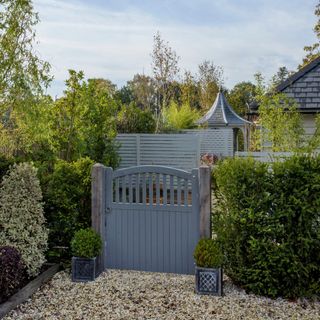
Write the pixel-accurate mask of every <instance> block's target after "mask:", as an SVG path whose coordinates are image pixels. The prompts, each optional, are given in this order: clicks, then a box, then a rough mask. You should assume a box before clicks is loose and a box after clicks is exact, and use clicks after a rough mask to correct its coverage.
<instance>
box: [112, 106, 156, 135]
mask: <svg viewBox="0 0 320 320" xmlns="http://www.w3.org/2000/svg"><path fill="white" fill-rule="evenodd" d="M155 129H156V121H155V119H154V117H153V115H152V113H151V112H150V111H149V110H145V111H143V110H141V109H139V108H137V107H136V106H135V105H134V104H130V105H129V106H128V107H127V106H123V107H122V108H121V111H120V112H119V114H118V119H117V130H118V132H119V133H154V132H155Z"/></svg>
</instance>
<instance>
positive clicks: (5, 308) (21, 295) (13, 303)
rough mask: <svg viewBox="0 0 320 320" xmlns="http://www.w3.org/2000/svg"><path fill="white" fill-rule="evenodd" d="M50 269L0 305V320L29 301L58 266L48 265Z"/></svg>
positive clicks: (56, 270) (55, 271)
mask: <svg viewBox="0 0 320 320" xmlns="http://www.w3.org/2000/svg"><path fill="white" fill-rule="evenodd" d="M48 265H49V266H50V267H49V268H48V269H47V270H46V271H44V272H42V273H41V274H40V275H39V276H38V277H36V278H35V279H34V280H32V281H30V282H29V283H28V284H27V285H25V286H24V287H23V288H21V289H20V290H19V291H18V292H17V293H16V294H14V295H13V296H11V297H10V298H9V299H8V300H7V301H5V302H4V303H2V304H0V319H2V318H3V317H4V316H5V315H6V314H7V313H9V312H10V311H11V310H13V309H14V308H16V307H17V306H18V305H19V304H21V303H23V302H25V301H26V300H27V299H29V298H30V297H31V296H32V295H33V294H34V292H35V291H36V290H37V289H39V288H40V286H41V285H43V284H44V283H45V282H47V281H48V280H50V279H51V278H52V277H53V276H54V275H55V274H56V273H57V272H58V271H59V268H60V265H59V264H48Z"/></svg>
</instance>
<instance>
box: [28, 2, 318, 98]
mask: <svg viewBox="0 0 320 320" xmlns="http://www.w3.org/2000/svg"><path fill="white" fill-rule="evenodd" d="M316 4H317V0H194V1H191V0H183V1H182V0H171V1H170V0H144V1H143V0H131V1H130V0H68V1H66V0H34V6H35V10H36V11H37V12H38V13H39V16H40V20H41V21H40V23H39V24H38V25H37V40H38V42H39V43H38V47H37V52H38V55H39V56H40V57H41V58H42V59H44V60H46V61H48V62H49V63H50V64H51V66H52V70H51V73H52V75H53V76H54V81H53V83H52V85H51V87H50V88H49V90H48V93H50V94H51V95H53V96H56V97H58V96H61V94H62V92H63V89H64V87H65V85H64V81H65V80H66V78H67V77H68V69H75V70H77V71H78V70H82V71H84V73H85V76H86V78H94V77H95V78H107V79H110V80H111V81H112V82H114V83H115V84H117V86H118V87H119V88H120V87H121V86H123V85H125V84H126V82H127V81H128V80H131V79H132V78H133V76H134V75H135V74H136V73H144V74H147V75H151V72H152V71H151V52H152V46H153V36H154V34H155V33H156V32H157V31H159V32H160V34H161V35H162V38H163V39H165V40H166V41H168V42H169V45H170V46H171V47H172V48H173V49H174V50H175V51H176V53H177V54H178V56H180V60H179V66H180V70H181V71H182V72H183V71H184V70H190V71H191V72H193V73H196V72H197V68H198V65H199V64H200V63H201V62H203V61H204V60H211V61H213V62H214V64H216V65H219V66H221V67H223V69H224V85H225V86H226V87H227V88H229V89H231V88H232V87H233V86H234V85H235V84H236V83H238V82H241V81H253V75H254V74H255V73H256V72H262V74H263V75H264V76H265V77H266V78H267V79H268V78H270V77H271V76H272V75H273V74H274V73H276V71H277V70H278V68H279V67H281V66H286V67H287V68H288V69H290V70H295V69H296V68H297V66H298V64H299V63H300V62H301V60H302V58H303V56H304V51H303V47H304V46H305V45H309V44H313V43H314V42H315V41H316V38H315V35H314V33H313V30H312V29H313V27H314V25H315V23H316V17H315V15H314V8H315V5H316Z"/></svg>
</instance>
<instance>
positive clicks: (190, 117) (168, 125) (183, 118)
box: [162, 101, 200, 130]
mask: <svg viewBox="0 0 320 320" xmlns="http://www.w3.org/2000/svg"><path fill="white" fill-rule="evenodd" d="M162 112H163V122H164V123H163V127H164V130H180V129H191V128H195V127H196V124H195V122H196V120H198V119H199V118H200V115H199V112H198V111H197V110H196V109H192V108H191V107H190V105H188V104H186V103H185V104H183V105H181V106H179V105H178V104H177V103H175V102H174V101H171V103H170V106H169V107H168V108H166V109H163V111H162Z"/></svg>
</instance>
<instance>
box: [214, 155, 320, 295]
mask: <svg viewBox="0 0 320 320" xmlns="http://www.w3.org/2000/svg"><path fill="white" fill-rule="evenodd" d="M319 169H320V158H319V157H318V158H313V157H307V156H300V157H292V158H290V159H288V160H286V161H284V162H275V163H273V164H272V165H270V167H268V165H266V164H263V163H260V162H255V161H254V160H253V159H227V160H225V161H223V162H222V163H220V164H219V165H218V167H217V168H216V169H215V170H214V172H213V178H214V181H215V188H214V189H215V197H216V210H215V212H214V215H213V226H214V232H215V233H216V236H217V239H218V241H219V244H220V245H221V248H222V250H223V252H224V254H225V261H224V266H225V269H226V272H227V274H228V275H229V276H230V277H231V278H232V279H233V280H234V281H235V282H236V283H238V284H240V285H242V286H243V287H244V288H246V289H247V290H249V291H252V292H254V293H256V294H261V295H266V296H271V297H277V296H283V297H288V298H294V297H301V296H309V295H313V294H317V293H319V290H320V280H319V279H320V267H319V266H320V256H319V245H320V231H319V230H320V228H319V227H320V216H319V210H318V208H319V206H320V183H319V182H320V170H319Z"/></svg>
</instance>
